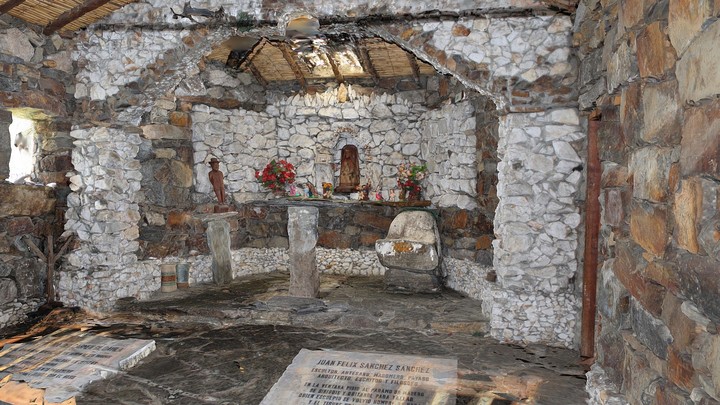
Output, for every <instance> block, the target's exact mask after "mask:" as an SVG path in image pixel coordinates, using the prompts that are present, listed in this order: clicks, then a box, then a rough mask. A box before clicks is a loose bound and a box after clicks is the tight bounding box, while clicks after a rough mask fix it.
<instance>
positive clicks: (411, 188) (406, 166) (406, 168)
mask: <svg viewBox="0 0 720 405" xmlns="http://www.w3.org/2000/svg"><path fill="white" fill-rule="evenodd" d="M426 176H427V165H425V164H422V165H413V164H410V163H401V164H400V165H399V166H398V181H397V182H398V187H400V194H401V199H402V195H403V194H405V193H407V196H408V199H409V200H419V199H420V193H421V192H422V187H420V182H421V181H423V180H424V179H425V177H426Z"/></svg>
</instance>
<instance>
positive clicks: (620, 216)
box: [602, 188, 625, 227]
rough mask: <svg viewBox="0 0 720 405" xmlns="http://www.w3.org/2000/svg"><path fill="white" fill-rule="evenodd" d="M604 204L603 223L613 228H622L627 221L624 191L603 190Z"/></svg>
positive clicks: (614, 189)
mask: <svg viewBox="0 0 720 405" xmlns="http://www.w3.org/2000/svg"><path fill="white" fill-rule="evenodd" d="M603 196H604V198H603V199H604V203H603V211H602V218H603V220H604V221H603V223H604V224H606V225H610V226H613V227H620V226H622V225H623V221H624V220H625V208H624V204H623V199H622V191H621V190H619V189H616V188H613V189H605V190H603Z"/></svg>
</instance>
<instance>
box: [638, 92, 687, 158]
mask: <svg viewBox="0 0 720 405" xmlns="http://www.w3.org/2000/svg"><path fill="white" fill-rule="evenodd" d="M642 108H643V123H644V125H643V128H642V132H641V136H640V137H641V138H642V140H643V141H645V142H648V143H655V144H663V145H676V144H677V143H678V142H679V141H680V134H681V132H680V118H681V115H680V108H679V106H678V101H677V82H676V81H675V80H668V81H665V82H662V83H658V84H650V83H648V84H646V85H645V86H644V88H643V94H642Z"/></svg>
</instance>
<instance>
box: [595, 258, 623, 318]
mask: <svg viewBox="0 0 720 405" xmlns="http://www.w3.org/2000/svg"><path fill="white" fill-rule="evenodd" d="M616 260H617V259H610V260H606V261H605V262H604V263H603V267H602V269H601V270H600V273H599V279H598V280H599V285H600V288H599V289H598V292H597V309H598V312H599V313H600V314H601V315H602V317H603V319H604V320H607V321H608V322H611V323H612V324H613V326H614V327H617V328H620V327H622V326H625V324H626V322H627V318H628V316H627V314H628V310H629V307H628V302H629V301H628V296H629V294H628V291H627V289H626V288H625V286H624V285H623V284H622V282H621V281H620V280H619V279H618V278H617V277H616V276H615V274H614V271H613V270H614V267H615V263H614V262H615V261H616ZM618 271H625V270H620V269H619V270H618Z"/></svg>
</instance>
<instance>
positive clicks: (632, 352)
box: [622, 331, 664, 404]
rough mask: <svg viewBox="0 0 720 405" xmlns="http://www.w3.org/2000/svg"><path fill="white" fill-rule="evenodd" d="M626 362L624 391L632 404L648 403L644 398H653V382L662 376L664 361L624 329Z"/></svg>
mask: <svg viewBox="0 0 720 405" xmlns="http://www.w3.org/2000/svg"><path fill="white" fill-rule="evenodd" d="M622 333H623V335H622V336H623V340H625V342H626V345H625V362H624V367H623V393H624V394H625V396H626V397H627V400H628V402H629V403H631V404H643V403H646V402H645V401H644V400H643V398H652V396H653V395H652V392H653V391H654V388H655V387H654V386H653V383H654V382H656V381H658V380H659V379H660V378H661V372H660V371H658V370H661V369H662V364H664V361H663V360H662V359H659V358H657V357H656V356H655V355H654V354H653V353H652V352H651V351H649V350H648V348H647V347H645V346H643V343H642V342H640V341H639V340H638V339H636V338H635V337H634V336H633V334H632V332H630V331H624V332H622Z"/></svg>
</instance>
